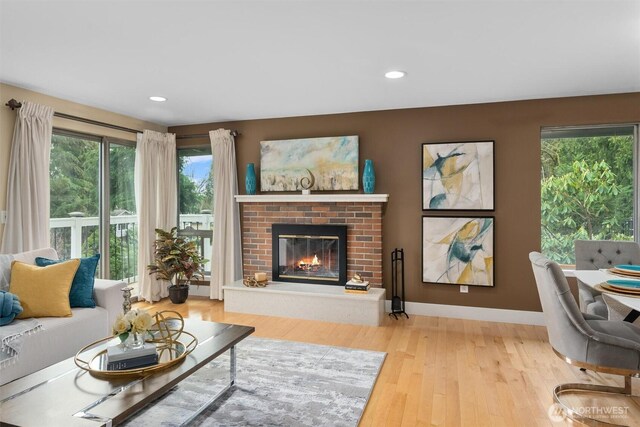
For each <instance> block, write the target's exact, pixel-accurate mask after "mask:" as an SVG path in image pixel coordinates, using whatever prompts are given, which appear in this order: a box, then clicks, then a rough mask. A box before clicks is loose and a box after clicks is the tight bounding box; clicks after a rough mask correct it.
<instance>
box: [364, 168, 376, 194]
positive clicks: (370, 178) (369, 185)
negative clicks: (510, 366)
mask: <svg viewBox="0 0 640 427" xmlns="http://www.w3.org/2000/svg"><path fill="white" fill-rule="evenodd" d="M375 187H376V173H375V171H374V170H373V161H371V160H369V159H367V160H365V161H364V172H363V173H362V188H363V189H364V192H365V193H367V194H373V191H374V190H375Z"/></svg>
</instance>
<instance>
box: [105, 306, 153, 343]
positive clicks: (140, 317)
mask: <svg viewBox="0 0 640 427" xmlns="http://www.w3.org/2000/svg"><path fill="white" fill-rule="evenodd" d="M152 323H153V317H151V315H150V314H149V313H147V312H146V311H144V310H137V309H136V310H131V311H129V312H127V313H126V314H120V315H118V317H117V318H116V321H115V322H114V323H113V326H112V328H111V330H112V331H113V335H118V337H119V338H120V340H121V341H123V342H124V341H125V340H126V339H127V338H128V337H129V334H145V333H146V332H148V331H149V329H150V328H151V325H152Z"/></svg>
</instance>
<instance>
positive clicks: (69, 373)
mask: <svg viewBox="0 0 640 427" xmlns="http://www.w3.org/2000/svg"><path fill="white" fill-rule="evenodd" d="M185 330H186V331H189V332H190V333H192V334H193V335H195V336H196V338H198V346H197V347H196V348H195V350H193V352H191V354H189V355H188V356H187V357H186V358H185V360H184V361H183V362H182V363H180V364H178V365H176V366H174V367H171V368H168V369H166V370H162V371H156V372H150V373H147V374H146V375H145V376H140V377H113V378H109V379H100V378H96V377H93V376H92V375H91V374H90V373H89V372H87V371H84V370H82V369H80V368H78V367H77V366H76V365H75V364H74V361H73V357H72V358H69V359H66V360H63V361H62V362H60V363H56V364H55V365H52V366H50V367H48V368H45V369H42V370H40V371H38V372H35V373H33V374H31V375H27V376H25V377H23V378H20V379H17V380H15V381H13V382H11V383H9V384H5V385H4V386H2V387H0V424H1V425H18V426H43V425H46V426H70V427H71V426H92V427H98V426H112V425H117V424H120V423H121V422H123V421H124V420H125V419H127V418H128V417H129V416H131V415H133V414H134V413H136V412H137V411H139V410H140V409H142V408H144V407H145V406H146V405H148V404H149V403H150V402H152V401H153V400H155V399H157V398H158V397H160V396H162V395H163V394H164V393H166V392H168V391H169V390H170V389H171V388H173V387H174V386H175V385H176V384H178V383H179V382H180V381H182V380H183V379H185V378H187V377H188V376H189V375H191V374H193V373H194V372H196V371H197V370H198V369H200V368H201V367H203V366H205V365H206V364H207V363H209V362H210V361H212V360H213V359H215V358H216V357H218V356H220V355H221V354H222V353H224V352H225V351H227V350H229V351H230V355H231V357H230V359H231V362H230V366H229V373H230V382H229V384H228V385H227V386H226V387H225V388H224V389H223V390H221V391H220V392H219V393H218V394H216V395H215V396H212V397H211V399H210V400H209V401H208V402H207V403H206V404H204V405H202V406H201V407H200V408H199V409H198V410H197V411H196V412H195V413H194V414H193V415H192V416H191V417H190V418H189V419H187V420H185V424H187V423H189V422H190V421H192V420H193V419H194V418H195V417H196V416H197V415H198V414H200V413H201V412H202V411H204V410H205V409H206V408H207V407H208V406H210V405H211V404H212V403H213V402H214V401H215V400H216V399H217V398H218V397H220V396H221V395H222V394H223V393H225V392H226V391H227V390H229V389H230V388H231V387H233V386H234V384H235V376H236V355H235V346H236V344H237V343H238V342H240V341H242V340H243V339H244V338H246V337H247V336H249V335H251V334H252V333H253V332H254V331H255V328H254V327H252V326H241V325H231V324H226V323H214V322H204V321H198V320H189V319H185Z"/></svg>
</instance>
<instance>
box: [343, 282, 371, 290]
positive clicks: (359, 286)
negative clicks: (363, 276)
mask: <svg viewBox="0 0 640 427" xmlns="http://www.w3.org/2000/svg"><path fill="white" fill-rule="evenodd" d="M344 291H345V292H346V293H348V294H366V293H368V292H369V282H368V281H366V280H363V281H354V280H353V279H351V280H349V281H348V282H347V284H346V285H344Z"/></svg>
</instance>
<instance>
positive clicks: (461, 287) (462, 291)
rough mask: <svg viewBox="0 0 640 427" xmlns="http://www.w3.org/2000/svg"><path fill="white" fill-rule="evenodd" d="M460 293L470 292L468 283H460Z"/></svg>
mask: <svg viewBox="0 0 640 427" xmlns="http://www.w3.org/2000/svg"><path fill="white" fill-rule="evenodd" d="M460 293H463V294H468V293H469V286H467V285H460Z"/></svg>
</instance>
